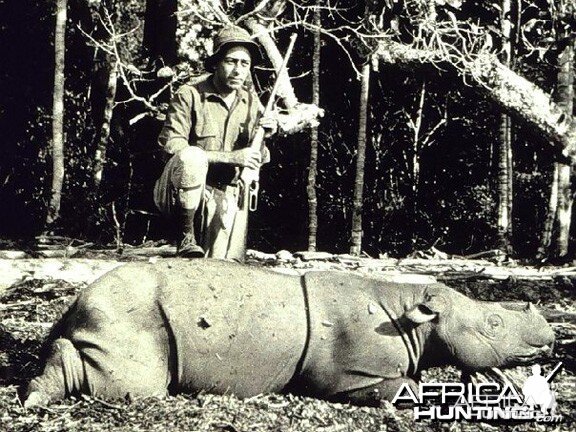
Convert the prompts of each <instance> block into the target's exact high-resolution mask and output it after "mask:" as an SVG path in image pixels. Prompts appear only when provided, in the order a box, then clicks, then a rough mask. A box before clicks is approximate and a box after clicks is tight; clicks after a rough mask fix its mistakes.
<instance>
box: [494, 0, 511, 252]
mask: <svg viewBox="0 0 576 432" xmlns="http://www.w3.org/2000/svg"><path fill="white" fill-rule="evenodd" d="M510 19H511V0H503V1H502V11H501V14H500V30H501V34H502V53H501V58H502V63H503V64H504V65H506V66H507V67H510V63H511V59H512V42H511V41H512V39H511V28H512V26H511V22H510ZM499 135H500V142H499V144H500V147H499V152H498V222H497V225H498V247H499V249H500V250H502V251H504V252H505V253H506V254H508V253H510V252H511V250H510V249H511V248H510V241H511V239H512V120H511V119H510V116H509V115H508V114H502V115H501V117H500V134H499Z"/></svg>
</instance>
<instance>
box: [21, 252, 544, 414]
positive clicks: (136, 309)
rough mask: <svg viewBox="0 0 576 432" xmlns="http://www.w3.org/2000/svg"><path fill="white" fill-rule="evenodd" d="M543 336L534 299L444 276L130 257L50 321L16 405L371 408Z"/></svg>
mask: <svg viewBox="0 0 576 432" xmlns="http://www.w3.org/2000/svg"><path fill="white" fill-rule="evenodd" d="M553 341H554V333H553V332H552V329H551V328H550V326H549V325H548V324H547V323H546V321H545V319H544V318H543V317H542V315H540V313H539V312H537V311H536V310H535V309H534V307H533V306H529V305H528V306H527V307H526V308H525V309H524V310H510V309H506V308H504V307H502V306H501V305H500V304H498V303H491V302H479V301H475V300H472V299H470V298H468V297H466V296H464V295H462V294H460V293H458V292H456V291H454V290H453V289H451V288H448V287H447V286H444V285H441V284H435V285H412V284H397V283H389V282H384V281H382V280H377V279H371V278H365V277H360V276H356V275H353V274H348V273H340V272H310V273H308V274H306V275H304V276H289V275H283V274H279V273H275V272H272V271H269V270H265V269H261V268H255V267H249V266H244V265H240V264H235V263H230V262H223V261H212V260H191V261H187V260H166V261H158V262H156V263H155V264H151V263H132V264H127V265H124V266H122V267H119V268H116V269H115V270H112V271H111V272H109V273H107V274H106V275H104V276H102V277H101V278H100V279H98V280H97V281H96V282H94V283H93V284H92V285H90V286H89V287H88V288H86V289H85V290H84V291H83V292H82V293H81V294H80V295H79V297H78V299H77V300H76V302H75V303H74V304H73V305H72V306H71V308H70V309H69V310H68V312H67V313H66V314H65V315H64V317H63V318H62V319H61V320H60V322H58V323H57V324H56V326H55V327H54V329H53V331H52V333H51V336H50V339H49V343H50V344H51V346H52V349H51V353H50V355H49V356H48V360H47V362H46V366H45V369H44V372H43V374H42V375H41V376H39V377H37V378H35V379H34V380H32V382H31V383H30V385H29V388H28V392H27V395H28V397H27V400H26V406H33V405H37V404H44V403H47V402H49V401H52V400H58V399H61V398H63V397H65V396H67V395H72V394H78V393H85V394H91V395H95V396H99V397H103V398H116V397H125V396H127V395H131V396H133V397H138V396H153V395H157V396H161V395H166V394H174V393H179V392H187V393H194V392H198V391H200V390H206V391H209V392H213V393H220V394H222V393H232V394H235V395H237V396H239V397H249V396H253V395H257V394H260V393H266V392H293V393H298V394H303V395H309V396H314V397H319V398H324V399H330V400H350V401H353V402H356V403H360V404H368V403H370V404H371V403H373V402H374V400H373V399H374V397H376V396H377V397H379V398H388V399H391V398H392V397H393V395H394V394H395V392H396V390H397V389H398V388H399V386H400V384H402V383H404V382H407V383H409V384H413V383H414V381H413V380H415V379H418V376H419V372H420V371H421V370H422V369H424V368H426V367H430V366H432V365H442V364H455V365H458V366H460V367H462V368H466V369H469V370H481V369H484V368H489V367H494V366H505V365H511V364H515V363H522V362H526V361H528V360H532V359H534V358H536V357H537V356H539V355H540V354H542V353H545V352H549V351H550V349H551V348H550V347H551V345H552V344H553Z"/></svg>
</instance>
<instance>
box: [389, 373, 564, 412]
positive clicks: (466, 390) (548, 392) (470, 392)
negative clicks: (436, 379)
mask: <svg viewBox="0 0 576 432" xmlns="http://www.w3.org/2000/svg"><path fill="white" fill-rule="evenodd" d="M561 367H562V362H560V363H558V365H556V367H555V368H554V369H553V370H552V371H551V372H550V373H549V374H548V375H547V376H545V377H544V376H542V368H541V367H540V365H537V364H536V365H534V366H532V375H531V376H529V377H528V378H527V379H526V381H525V382H524V384H523V385H522V388H521V390H517V388H516V386H514V384H512V383H510V382H505V383H499V382H484V383H478V384H472V383H469V384H463V383H455V382H450V383H421V384H420V385H419V387H418V392H415V391H414V390H413V389H412V388H411V387H410V386H409V385H408V384H402V386H401V387H400V388H399V389H398V392H397V393H396V395H395V396H394V399H392V403H393V404H405V403H408V404H413V405H414V419H415V420H424V419H430V420H472V421H485V420H515V421H536V422H539V423H559V422H561V421H562V415H561V414H556V406H557V403H556V395H555V392H554V391H553V390H552V389H551V388H550V383H551V381H552V380H553V379H554V377H555V376H556V375H557V374H558V372H559V371H560V369H561ZM520 393H521V394H520Z"/></svg>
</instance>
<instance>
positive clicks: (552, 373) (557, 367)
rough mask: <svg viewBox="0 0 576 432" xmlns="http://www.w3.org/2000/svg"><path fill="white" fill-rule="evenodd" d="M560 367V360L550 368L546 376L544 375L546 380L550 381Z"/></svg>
mask: <svg viewBox="0 0 576 432" xmlns="http://www.w3.org/2000/svg"><path fill="white" fill-rule="evenodd" d="M561 367H562V362H560V363H558V364H557V365H556V367H555V368H554V369H553V370H552V372H550V373H549V374H548V375H547V376H546V381H548V382H550V381H552V380H553V379H554V377H555V376H556V374H558V372H560V368H561Z"/></svg>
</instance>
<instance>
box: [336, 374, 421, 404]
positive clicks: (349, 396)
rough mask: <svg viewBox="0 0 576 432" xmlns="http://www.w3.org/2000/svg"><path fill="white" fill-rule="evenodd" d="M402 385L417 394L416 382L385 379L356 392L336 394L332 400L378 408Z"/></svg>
mask: <svg viewBox="0 0 576 432" xmlns="http://www.w3.org/2000/svg"><path fill="white" fill-rule="evenodd" d="M402 384H408V385H409V386H410V387H411V388H412V390H413V391H414V392H415V393H418V385H417V384H416V382H415V381H414V380H413V379H411V378H407V377H400V378H392V379H385V380H384V381H381V382H379V383H378V384H374V385H371V386H369V387H364V388H361V389H357V390H351V391H348V392H342V393H338V394H337V395H335V396H334V400H335V401H338V402H346V403H351V404H354V405H362V406H375V407H377V406H379V405H380V403H381V402H382V401H385V400H386V401H391V400H392V399H394V396H396V392H397V391H398V389H399V388H400V386H401V385H402Z"/></svg>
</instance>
